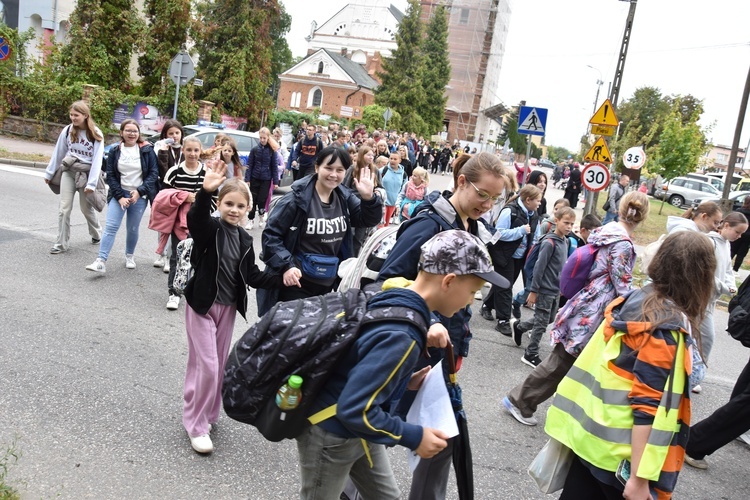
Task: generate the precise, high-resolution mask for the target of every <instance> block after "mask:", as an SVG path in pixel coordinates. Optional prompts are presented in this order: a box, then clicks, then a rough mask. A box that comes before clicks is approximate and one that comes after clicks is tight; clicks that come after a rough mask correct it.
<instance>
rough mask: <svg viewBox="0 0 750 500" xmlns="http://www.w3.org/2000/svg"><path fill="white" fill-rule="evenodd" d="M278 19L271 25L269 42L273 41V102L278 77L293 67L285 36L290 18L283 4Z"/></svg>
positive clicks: (290, 24) (277, 93)
mask: <svg viewBox="0 0 750 500" xmlns="http://www.w3.org/2000/svg"><path fill="white" fill-rule="evenodd" d="M279 8H280V11H279V17H278V19H277V20H276V22H274V23H272V25H271V40H273V48H272V51H273V56H272V59H271V75H272V76H273V82H274V86H273V100H274V102H275V101H276V98H277V97H278V95H279V75H280V74H281V73H283V72H284V71H286V70H288V69H289V68H291V67H292V66H293V65H294V58H293V57H292V51H291V50H290V49H289V45H288V44H287V42H286V35H287V33H289V30H290V29H291V28H292V16H290V15H289V13H287V11H286V9H285V8H284V4H279Z"/></svg>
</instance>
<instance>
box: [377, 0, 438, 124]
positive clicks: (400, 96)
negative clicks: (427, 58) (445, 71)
mask: <svg viewBox="0 0 750 500" xmlns="http://www.w3.org/2000/svg"><path fill="white" fill-rule="evenodd" d="M421 11H422V8H421V7H420V5H419V2H417V0H409V7H408V8H407V9H406V15H405V16H404V18H403V19H402V20H401V22H400V23H399V25H398V31H397V32H396V43H397V47H396V50H394V51H393V52H392V53H391V57H388V58H384V59H383V72H382V73H378V77H379V78H380V81H381V84H380V85H379V86H378V88H377V89H376V90H375V103H376V104H379V105H381V106H385V107H390V108H393V109H394V110H395V111H398V112H399V113H400V114H401V127H402V129H403V130H407V131H410V132H416V133H417V134H421V135H426V134H428V133H429V132H430V130H429V128H428V126H427V123H426V122H425V120H424V119H423V118H422V116H421V115H422V110H423V109H424V107H425V103H426V96H425V92H424V88H423V87H422V81H421V78H420V75H421V74H422V71H424V58H423V56H422V52H421V50H420V46H421V43H422V23H421V21H420V20H419V17H420V13H421Z"/></svg>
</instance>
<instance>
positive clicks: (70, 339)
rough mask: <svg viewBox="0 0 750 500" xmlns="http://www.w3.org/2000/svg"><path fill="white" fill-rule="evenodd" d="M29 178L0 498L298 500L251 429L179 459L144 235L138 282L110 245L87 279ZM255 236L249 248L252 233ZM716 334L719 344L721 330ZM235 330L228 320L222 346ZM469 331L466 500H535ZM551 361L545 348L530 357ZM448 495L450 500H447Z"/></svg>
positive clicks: (17, 244)
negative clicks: (100, 269) (56, 248)
mask: <svg viewBox="0 0 750 500" xmlns="http://www.w3.org/2000/svg"><path fill="white" fill-rule="evenodd" d="M40 173H41V172H39V171H29V170H25V169H19V168H16V167H11V168H8V167H5V166H2V165H0V186H2V187H0V213H1V214H2V217H1V218H0V284H2V287H1V288H0V423H1V424H2V425H0V456H2V450H3V449H5V448H6V447H8V446H9V445H10V443H11V442H13V441H15V443H16V444H15V446H16V448H17V450H18V451H20V453H21V458H20V460H19V461H18V463H17V464H16V465H14V466H12V467H11V468H10V471H9V475H8V480H9V481H10V483H11V484H13V485H14V486H15V487H16V488H17V489H18V490H19V491H20V493H21V495H22V498H52V497H59V498H94V499H110V498H111V499H119V498H159V499H164V498H167V499H178V498H179V499H192V498H207V497H211V498H222V499H224V498H226V499H237V498H249V499H286V498H295V497H296V496H297V488H298V476H297V474H298V472H297V455H296V449H295V446H294V443H293V442H284V443H278V444H274V443H268V442H266V441H264V440H263V438H262V437H261V436H260V435H259V434H258V433H257V432H256V431H255V429H254V428H252V427H249V426H246V425H243V424H240V423H237V422H234V421H232V420H230V419H228V418H227V417H222V418H221V420H220V421H219V423H218V425H217V428H216V430H215V431H214V433H213V437H214V443H215V445H216V452H215V453H214V454H213V455H211V456H207V457H204V456H200V455H198V454H196V453H195V452H193V451H192V449H191V448H190V445H189V442H188V438H187V436H186V434H185V431H184V429H183V428H182V425H181V408H182V396H181V395H182V393H181V390H182V381H183V376H184V369H185V363H186V354H187V348H186V341H185V333H184V305H182V306H181V307H180V310H179V311H178V312H170V311H167V310H166V309H165V303H166V299H167V292H166V275H165V274H163V273H162V272H161V271H160V270H158V269H155V268H153V267H152V266H151V263H152V261H153V258H154V254H153V249H154V248H155V246H156V235H155V234H154V233H153V232H151V231H149V230H148V229H147V228H146V220H145V219H144V222H143V224H142V231H141V241H140V244H139V247H138V250H137V252H136V262H137V264H138V268H137V269H136V270H133V271H130V270H126V269H125V268H124V256H123V254H124V236H123V232H121V233H120V234H119V235H118V238H117V242H116V244H115V247H114V250H113V252H112V255H111V257H110V260H109V262H108V266H107V267H108V270H107V274H106V275H105V276H98V275H95V274H94V273H91V272H88V271H86V270H84V266H85V265H87V264H89V263H90V262H92V261H93V260H94V258H95V257H96V253H97V247H96V246H94V245H92V244H91V243H90V240H89V237H88V234H87V231H86V228H85V222H84V219H83V217H82V216H81V214H80V212H79V211H78V209H77V208H75V209H74V211H73V218H72V221H73V229H72V240H71V250H70V251H69V252H67V253H64V254H60V255H50V254H49V252H48V251H49V247H50V246H51V244H52V243H53V241H54V238H55V235H56V232H57V205H58V199H57V197H55V196H54V195H52V194H51V192H50V191H49V189H48V188H47V187H46V186H45V185H44V183H43V182H42V179H41V177H40ZM446 179H447V178H446ZM433 185H435V186H436V185H437V181H436V182H435V183H434V184H433ZM552 201H553V199H552V198H550V203H551V202H552ZM102 222H103V217H102ZM253 235H254V236H255V237H256V241H258V240H259V238H260V230H259V229H255V230H253ZM250 304H251V310H250V311H249V315H248V317H249V318H250V319H251V321H252V319H253V318H255V309H254V301H252V300H251V301H250ZM477 304H478V303H477ZM527 314H530V311H528V310H525V309H524V315H527ZM715 319H716V323H717V331H719V332H722V331H723V329H724V325H725V324H726V314H725V313H724V312H717V314H716V316H715ZM248 326H249V325H248V324H247V323H245V322H244V321H242V319H241V318H238V321H237V326H236V329H235V338H237V337H239V336H240V335H241V334H242V333H243V331H244V330H245V329H246V328H247V327H248ZM472 330H473V332H474V340H473V341H472V344H471V353H470V357H469V358H468V359H467V360H466V363H465V364H464V368H463V369H462V371H461V372H460V374H459V381H460V383H461V385H462V387H463V389H464V399H465V404H466V409H467V413H468V416H469V426H470V430H471V442H472V449H473V452H474V471H475V482H476V497H477V498H478V499H541V498H547V496H546V495H543V494H541V493H539V492H538V491H537V490H536V488H535V485H534V483H533V482H532V480H531V479H530V478H529V476H528V475H527V473H526V469H527V467H528V465H529V463H530V462H531V461H532V459H533V458H534V456H535V455H536V453H537V452H538V451H539V449H541V447H542V446H543V445H544V443H545V441H546V437H545V434H544V431H543V427H542V426H538V427H525V426H522V425H520V424H518V423H517V422H516V421H515V420H513V419H512V417H510V416H509V415H507V414H505V413H504V411H502V410H500V408H499V400H500V398H501V397H502V396H503V395H504V394H505V393H506V392H507V391H508V390H510V389H511V388H512V387H513V386H514V385H515V384H516V383H518V382H520V381H521V380H522V379H523V378H524V377H525V376H526V374H527V373H528V370H529V368H528V367H526V365H524V364H522V363H521V361H520V357H521V355H522V354H523V351H522V350H521V349H520V348H518V347H516V346H515V345H514V344H513V343H512V341H510V339H507V338H505V337H502V336H500V335H499V334H497V333H496V332H494V330H493V329H492V324H491V323H489V322H487V321H485V320H483V319H482V318H481V317H480V316H479V315H476V316H475V319H474V320H473V322H472ZM548 350H549V347H548V346H547V345H543V351H542V354H543V355H544V354H545V353H546V352H548ZM748 354H750V353H749V352H748V351H747V350H745V349H744V348H742V347H741V346H740V345H739V344H738V343H736V342H735V341H733V340H732V339H731V338H729V337H728V336H726V335H725V334H722V333H719V335H718V338H717V342H716V345H715V348H714V353H713V358H712V359H711V363H710V369H709V374H708V378H707V380H706V381H705V382H704V383H703V387H704V392H703V394H701V395H698V396H695V397H694V398H693V401H694V405H693V408H694V420H696V421H697V420H700V419H701V418H703V417H705V416H707V415H708V414H710V412H711V411H712V410H713V409H715V408H716V407H718V406H720V405H721V404H723V403H724V402H725V401H726V400H727V398H728V397H729V394H730V391H731V388H732V385H733V383H734V380H735V379H736V377H737V375H738V374H739V372H740V370H741V368H742V367H743V366H744V364H745V362H746V360H747V357H748ZM546 409H547V405H544V406H543V407H542V408H541V410H540V412H539V416H540V417H541V418H542V420H543V416H544V413H545V411H546ZM749 457H750V450H748V449H747V447H746V446H745V445H743V444H741V443H739V442H732V443H730V444H729V445H728V446H726V447H725V448H723V449H722V450H720V451H718V452H717V453H716V454H714V455H713V456H711V457H709V461H710V464H711V468H710V469H709V470H708V471H697V470H695V469H690V468H689V467H686V470H684V471H683V473H682V474H681V476H680V481H679V484H678V488H677V491H676V494H675V497H676V498H691V499H692V498H695V499H709V498H711V499H716V498H725V499H730V498H731V499H744V498H747V490H748V487H750V480H749V479H748V474H747V463H748V458H749ZM391 458H392V462H393V467H394V469H395V471H396V474H397V476H398V480H399V484H400V485H401V487H402V490H403V491H408V486H409V474H408V472H407V470H408V469H407V466H406V454H405V451H404V450H403V449H393V450H391ZM453 483H454V480H453V478H451V480H450V485H451V486H450V488H451V489H450V493H449V498H456V494H455V488H454V486H453ZM743 492H744V493H743Z"/></svg>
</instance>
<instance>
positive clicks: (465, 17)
mask: <svg viewBox="0 0 750 500" xmlns="http://www.w3.org/2000/svg"><path fill="white" fill-rule="evenodd" d="M458 22H459V23H460V24H469V9H461V18H460V19H459V20H458Z"/></svg>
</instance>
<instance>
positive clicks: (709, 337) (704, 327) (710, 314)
mask: <svg viewBox="0 0 750 500" xmlns="http://www.w3.org/2000/svg"><path fill="white" fill-rule="evenodd" d="M715 308H716V301H715V300H711V302H710V303H709V304H708V307H707V308H706V313H705V316H703V321H702V322H701V326H700V336H701V353H702V354H703V362H704V363H706V364H708V357H709V356H710V355H711V350H712V349H713V347H714V339H715V338H716V332H715V331H714V309H715Z"/></svg>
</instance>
